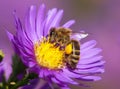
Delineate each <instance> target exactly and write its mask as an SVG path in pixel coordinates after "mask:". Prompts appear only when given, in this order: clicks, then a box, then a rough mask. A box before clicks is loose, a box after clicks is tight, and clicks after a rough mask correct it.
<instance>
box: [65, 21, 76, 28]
mask: <svg viewBox="0 0 120 89" xmlns="http://www.w3.org/2000/svg"><path fill="white" fill-rule="evenodd" d="M74 23H75V20H70V21H68V22H66V23H65V24H64V25H63V27H65V28H69V27H70V26H71V25H73V24H74Z"/></svg>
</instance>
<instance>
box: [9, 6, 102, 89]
mask: <svg viewBox="0 0 120 89" xmlns="http://www.w3.org/2000/svg"><path fill="white" fill-rule="evenodd" d="M62 16H63V10H57V8H53V9H51V10H49V11H48V12H47V14H45V5H44V4H42V5H41V6H40V8H39V10H38V13H37V14H36V7H35V6H31V7H30V9H29V11H28V14H27V16H26V19H25V27H23V26H22V24H21V22H20V20H19V18H17V16H15V21H16V29H17V31H16V35H12V34H11V33H9V32H8V37H9V39H10V41H11V42H12V44H13V46H14V50H15V52H16V53H18V54H19V55H20V57H21V59H22V61H23V63H24V64H25V65H26V66H28V67H29V70H30V71H31V72H34V73H37V74H38V75H39V77H40V78H43V79H45V80H46V81H48V82H49V84H51V83H56V84H58V85H59V86H60V87H61V88H63V89H69V87H68V84H74V85H82V84H80V83H78V82H77V81H75V80H73V79H78V80H85V81H97V80H100V79H101V77H99V76H96V74H98V73H103V72H104V68H103V65H104V61H102V60H101V59H102V56H101V55H99V53H100V52H101V49H100V48H96V47H95V45H96V41H94V40H91V41H88V42H86V43H83V44H82V43H80V40H81V39H82V38H85V37H86V36H87V34H82V33H75V34H72V35H70V39H71V40H72V39H74V40H76V41H77V42H79V43H80V59H79V61H78V63H77V65H76V67H75V69H70V68H69V67H68V65H67V62H65V58H63V57H64V56H65V55H64V54H65V52H66V51H65V50H60V49H59V47H61V46H59V45H58V47H54V46H53V45H54V44H56V43H55V42H53V43H52V42H49V41H48V39H49V37H50V36H49V34H50V29H51V28H53V27H54V28H59V27H63V28H67V29H68V28H70V26H71V25H72V24H74V23H75V21H74V20H70V21H68V22H66V23H65V24H63V25H62V26H60V21H61V19H62ZM48 36H49V37H48ZM51 39H52V38H51ZM53 39H55V37H54V38H53ZM53 41H56V40H53ZM65 47H66V49H67V52H68V53H69V52H71V50H72V49H71V48H70V47H68V46H65ZM67 47H68V48H67Z"/></svg>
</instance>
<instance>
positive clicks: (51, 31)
mask: <svg viewBox="0 0 120 89" xmlns="http://www.w3.org/2000/svg"><path fill="white" fill-rule="evenodd" d="M49 34H50V36H52V35H55V34H56V28H51V29H50V32H49Z"/></svg>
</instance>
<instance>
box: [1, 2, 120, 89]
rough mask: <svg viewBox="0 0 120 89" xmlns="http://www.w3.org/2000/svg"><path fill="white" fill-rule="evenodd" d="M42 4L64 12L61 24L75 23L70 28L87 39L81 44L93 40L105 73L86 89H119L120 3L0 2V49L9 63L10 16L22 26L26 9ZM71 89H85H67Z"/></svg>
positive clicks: (75, 88) (11, 30) (12, 23)
mask: <svg viewBox="0 0 120 89" xmlns="http://www.w3.org/2000/svg"><path fill="white" fill-rule="evenodd" d="M41 3H45V5H46V7H47V9H51V8H54V7H57V8H59V9H63V10H64V16H63V19H62V22H61V24H62V23H64V22H66V21H68V20H70V19H75V20H76V24H74V25H73V26H72V29H74V30H75V31H79V30H84V31H86V32H87V33H89V37H88V38H86V39H85V40H83V41H88V40H92V39H95V40H97V42H98V44H97V47H100V48H102V49H103V51H102V55H103V56H104V60H105V61H106V64H105V73H104V74H102V75H101V76H102V80H100V81H97V82H87V84H89V85H91V88H90V89H119V87H120V0H0V49H3V51H4V53H5V55H6V56H7V57H8V60H10V57H11V55H12V54H13V50H12V47H11V44H10V42H9V40H8V38H7V35H6V31H5V30H8V31H10V32H11V33H14V32H15V27H14V18H13V15H12V12H13V11H14V10H16V11H17V15H18V16H19V17H20V18H21V20H22V22H24V18H25V15H26V11H27V10H28V7H29V6H30V5H36V6H37V7H39V5H40V4H41ZM71 88H72V89H89V88H84V87H78V86H71Z"/></svg>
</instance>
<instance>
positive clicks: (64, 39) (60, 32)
mask: <svg viewBox="0 0 120 89" xmlns="http://www.w3.org/2000/svg"><path fill="white" fill-rule="evenodd" d="M71 34H72V30H71V29H68V28H63V27H60V28H51V29H50V32H49V35H48V37H49V42H50V43H54V44H55V45H54V46H55V47H60V50H64V51H65V54H64V59H65V60H64V62H65V63H66V66H67V68H68V69H72V70H74V69H75V68H76V65H77V63H78V61H79V59H80V43H79V42H78V41H77V40H75V39H71V38H70V36H71Z"/></svg>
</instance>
